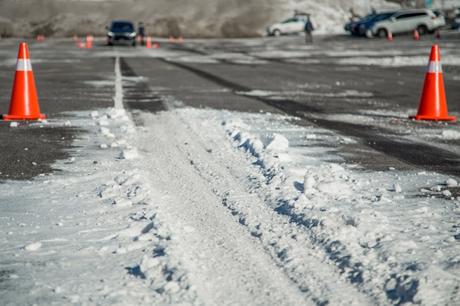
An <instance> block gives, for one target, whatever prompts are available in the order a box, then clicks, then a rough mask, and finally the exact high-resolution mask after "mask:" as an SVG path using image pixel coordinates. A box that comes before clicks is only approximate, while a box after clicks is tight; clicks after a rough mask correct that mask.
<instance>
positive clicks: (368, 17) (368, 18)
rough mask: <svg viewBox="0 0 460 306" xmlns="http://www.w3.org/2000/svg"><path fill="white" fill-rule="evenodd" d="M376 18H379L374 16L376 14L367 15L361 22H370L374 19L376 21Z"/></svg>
mask: <svg viewBox="0 0 460 306" xmlns="http://www.w3.org/2000/svg"><path fill="white" fill-rule="evenodd" d="M375 16H377V15H374V14H371V15H367V16H364V17H363V18H361V20H360V21H362V22H366V21H369V20H372V19H374V18H375Z"/></svg>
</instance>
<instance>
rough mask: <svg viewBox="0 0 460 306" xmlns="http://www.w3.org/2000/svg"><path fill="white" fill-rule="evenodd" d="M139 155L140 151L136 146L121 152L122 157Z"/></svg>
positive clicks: (131, 157)
mask: <svg viewBox="0 0 460 306" xmlns="http://www.w3.org/2000/svg"><path fill="white" fill-rule="evenodd" d="M138 157H139V152H138V151H137V149H136V148H132V147H130V148H126V149H124V150H123V151H121V152H120V157H119V158H120V159H136V158H138Z"/></svg>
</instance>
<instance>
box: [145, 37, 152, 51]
mask: <svg viewBox="0 0 460 306" xmlns="http://www.w3.org/2000/svg"><path fill="white" fill-rule="evenodd" d="M145 47H146V48H147V49H150V48H152V37H150V36H147V39H146V41H145Z"/></svg>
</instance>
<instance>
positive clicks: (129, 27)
mask: <svg viewBox="0 0 460 306" xmlns="http://www.w3.org/2000/svg"><path fill="white" fill-rule="evenodd" d="M115 43H124V44H126V43H128V44H130V45H132V46H135V45H136V30H135V29H134V24H133V23H132V22H131V21H124V20H116V21H112V24H111V25H110V27H108V29H107V44H108V45H109V46H111V45H113V44H115Z"/></svg>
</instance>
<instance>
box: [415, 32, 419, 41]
mask: <svg viewBox="0 0 460 306" xmlns="http://www.w3.org/2000/svg"><path fill="white" fill-rule="evenodd" d="M419 39H420V33H419V32H418V31H417V30H414V40H419Z"/></svg>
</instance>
